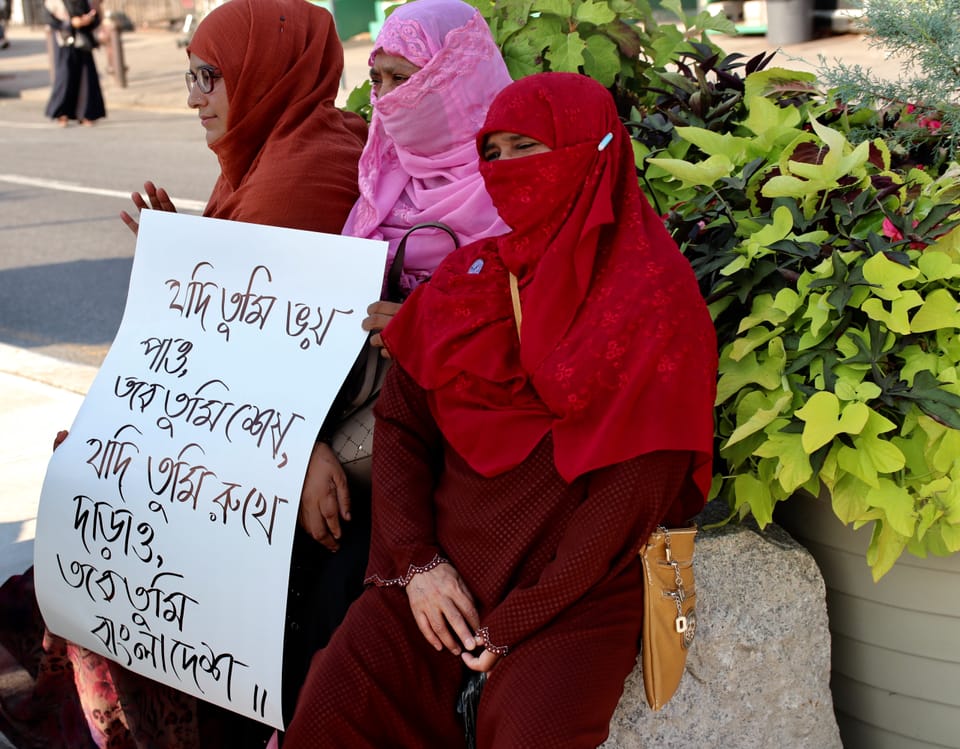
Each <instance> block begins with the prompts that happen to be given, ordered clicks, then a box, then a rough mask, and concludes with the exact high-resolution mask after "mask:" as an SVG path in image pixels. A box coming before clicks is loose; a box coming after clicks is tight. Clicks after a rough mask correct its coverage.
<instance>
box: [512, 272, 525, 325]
mask: <svg viewBox="0 0 960 749" xmlns="http://www.w3.org/2000/svg"><path fill="white" fill-rule="evenodd" d="M510 301H512V302H513V319H514V320H516V321H517V338H519V337H520V321H521V320H522V319H523V313H522V312H521V311H520V285H519V284H518V283H517V277H516V276H515V275H513V273H511V274H510Z"/></svg>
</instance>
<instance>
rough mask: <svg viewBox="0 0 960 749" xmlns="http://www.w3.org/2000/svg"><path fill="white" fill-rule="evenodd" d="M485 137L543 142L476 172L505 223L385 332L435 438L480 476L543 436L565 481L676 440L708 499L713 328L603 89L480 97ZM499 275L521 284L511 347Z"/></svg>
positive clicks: (464, 251) (527, 89)
mask: <svg viewBox="0 0 960 749" xmlns="http://www.w3.org/2000/svg"><path fill="white" fill-rule="evenodd" d="M497 131H504V132H512V133H520V134H523V135H527V136H529V137H532V138H535V139H537V140H539V141H541V142H543V143H545V144H546V145H548V146H549V147H550V148H551V149H552V150H551V151H550V152H549V153H542V154H537V155H534V156H529V157H526V158H522V159H515V160H508V161H493V162H489V163H482V164H481V167H480V168H481V173H482V174H483V177H484V180H485V182H486V185H487V190H488V191H489V193H490V195H491V197H492V198H493V201H494V204H495V205H496V207H497V209H498V211H499V212H500V215H501V217H502V218H503V219H504V220H505V221H506V222H507V223H508V224H509V225H510V226H511V227H512V231H511V232H510V233H508V234H505V235H503V236H501V237H496V238H493V239H489V240H484V241H482V242H479V243H474V244H472V245H469V246H467V247H464V248H461V249H460V250H459V251H457V252H455V253H453V254H451V255H450V256H449V258H448V259H447V260H446V261H445V262H444V263H443V264H442V265H441V266H440V268H439V269H438V270H437V272H436V273H435V275H434V277H433V279H432V280H431V282H430V283H429V284H427V285H426V286H425V287H424V288H423V289H422V290H419V289H418V290H417V292H415V293H414V295H413V296H411V298H410V299H409V300H408V301H407V303H406V304H405V305H404V307H403V309H402V310H401V312H400V313H399V314H398V315H397V317H396V318H395V319H394V321H393V322H392V323H391V324H390V325H389V326H388V327H387V329H386V331H385V332H384V339H385V341H386V344H387V346H388V348H389V350H390V352H391V354H392V355H393V356H394V357H395V358H396V359H397V360H398V361H399V362H400V364H401V365H402V366H403V367H404V369H406V370H407V371H408V372H409V373H410V374H411V375H412V376H413V377H414V379H416V381H417V382H418V383H419V384H420V385H421V386H422V387H424V388H425V389H427V390H428V391H430V404H431V409H432V411H433V413H434V416H435V418H436V420H437V424H438V425H439V427H440V429H441V430H442V432H443V434H444V436H445V437H446V439H447V440H448V441H449V442H450V444H451V445H452V446H453V448H454V449H455V450H457V452H458V453H460V454H461V455H462V456H463V457H464V458H465V459H466V460H467V462H468V463H469V464H470V465H471V466H472V467H473V468H474V469H475V470H476V471H478V472H479V473H481V474H483V475H486V476H492V475H497V474H499V473H501V472H503V471H505V470H509V469H510V468H513V467H515V466H517V465H519V464H520V462H521V461H523V459H524V458H525V457H526V456H527V455H528V454H529V453H530V452H531V450H533V448H534V447H535V446H536V444H537V443H539V441H540V440H541V439H542V438H543V437H544V436H545V435H546V433H547V432H548V431H549V432H552V436H553V441H554V458H555V462H556V466H557V469H558V471H559V473H560V474H561V475H562V476H563V477H564V478H565V479H566V480H567V481H572V480H574V479H575V478H576V477H577V476H580V475H583V474H584V473H587V472H588V471H592V470H595V469H598V468H601V467H604V466H609V465H612V464H615V463H618V462H621V461H624V460H628V459H630V458H633V457H636V456H639V455H643V454H646V453H651V452H654V451H657V450H690V451H693V452H695V453H698V454H699V456H700V457H699V459H698V468H697V470H696V472H695V479H696V481H697V484H698V486H699V488H700V489H701V491H702V492H703V493H704V496H705V495H706V492H707V489H708V487H709V480H710V470H709V463H710V456H711V454H712V442H713V401H714V397H715V389H716V366H717V351H716V339H715V335H714V330H713V324H712V321H711V319H710V316H709V313H708V311H707V309H706V305H705V303H704V301H703V299H702V297H701V295H700V293H699V289H698V287H697V283H696V279H695V278H694V275H693V271H692V269H691V268H690V265H689V263H688V262H687V261H686V260H685V258H684V257H683V256H682V255H681V253H680V252H679V251H678V249H677V247H676V245H675V244H674V242H673V240H672V239H671V238H670V236H669V234H668V233H667V232H666V230H665V228H664V226H663V224H662V222H661V221H660V219H659V218H658V217H657V216H656V214H655V213H654V212H653V210H652V209H651V208H650V205H649V203H648V202H647V201H646V199H645V198H644V197H643V195H642V194H641V193H640V190H639V187H638V185H637V178H636V172H635V169H634V165H633V153H632V149H631V147H630V141H629V136H628V134H627V132H626V130H625V129H624V127H623V125H622V124H621V123H620V121H619V119H618V117H617V114H616V109H615V106H614V103H613V100H612V98H611V97H610V95H609V93H608V92H607V91H606V90H605V89H604V88H603V87H602V86H600V85H599V84H598V83H596V82H595V81H592V80H591V79H589V78H586V77H584V76H579V75H574V74H564V73H547V74H541V75H535V76H530V77H528V78H525V79H522V80H520V81H517V82H515V83H513V84H511V86H509V87H508V88H507V89H505V90H504V91H503V92H501V94H500V95H499V96H498V97H497V99H496V100H495V102H494V103H493V105H492V106H491V108H490V111H489V113H488V115H487V119H486V123H485V125H484V127H483V129H482V130H481V131H480V133H479V135H478V138H477V142H478V146H479V147H480V149H481V150H482V146H483V144H484V141H485V139H486V136H487V135H489V134H490V133H493V132H497ZM607 134H610V139H609V141H610V142H609V143H608V145H606V146H605V147H604V148H603V149H600V145H601V142H602V141H603V140H604V137H605V136H606V135H607ZM509 272H513V273H514V274H515V275H516V276H517V277H518V279H519V285H520V298H521V306H522V311H523V326H522V331H521V333H522V335H521V338H522V340H519V339H518V335H517V330H516V326H515V323H514V317H513V308H512V304H511V300H510V292H509V286H508V274H509Z"/></svg>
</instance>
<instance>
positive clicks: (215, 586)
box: [34, 211, 386, 727]
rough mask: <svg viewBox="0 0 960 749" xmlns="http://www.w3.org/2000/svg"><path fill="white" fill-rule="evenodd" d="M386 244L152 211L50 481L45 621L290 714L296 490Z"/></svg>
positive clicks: (360, 337)
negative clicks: (287, 665) (287, 623)
mask: <svg viewBox="0 0 960 749" xmlns="http://www.w3.org/2000/svg"><path fill="white" fill-rule="evenodd" d="M385 258H386V244H385V243H383V242H374V241H370V240H360V239H353V238H349V237H338V236H332V235H326V234H317V233H312V232H303V231H295V230H290V229H277V228H273V227H266V226H258V225H254V224H244V223H239V222H231V221H220V220H217V219H205V218H199V217H194V216H185V215H178V214H172V213H163V212H157V211H145V212H144V213H143V215H142V221H141V224H140V233H139V236H138V239H137V250H136V254H135V257H134V263H133V271H132V273H131V277H130V288H129V292H128V295H127V305H126V309H125V310H124V315H123V321H122V323H121V325H120V329H119V331H118V333H117V337H116V339H115V340H114V343H113V345H112V346H111V348H110V352H109V354H108V355H107V357H106V359H105V360H104V363H103V366H102V367H101V369H100V371H99V373H98V374H97V377H96V379H95V381H94V383H93V385H92V386H91V388H90V390H89V392H88V394H87V397H86V399H85V400H84V402H83V405H82V406H81V408H80V411H79V413H78V415H77V417H76V420H75V421H74V423H73V426H72V427H71V430H70V436H69V437H68V438H67V440H66V442H64V443H63V444H62V445H61V446H60V448H58V449H57V451H56V452H55V453H54V454H53V456H52V458H51V460H50V464H49V467H48V469H47V474H46V478H45V480H44V484H43V491H42V493H41V498H40V508H39V513H38V518H37V535H36V544H35V561H34V566H35V576H36V586H37V596H38V600H39V603H40V608H41V611H42V612H43V617H44V620H45V621H46V623H47V626H48V627H49V629H50V630H51V631H52V632H54V633H55V634H58V635H60V636H61V637H64V638H66V639H68V640H70V641H72V642H76V643H78V644H80V645H82V646H84V647H86V648H88V649H90V650H93V651H95V652H97V653H100V654H102V655H104V656H106V657H108V658H110V659H112V660H114V661H117V662H118V663H120V664H121V665H122V666H124V667H126V668H129V669H131V670H133V671H136V672H137V673H140V674H143V675H145V676H147V677H149V678H151V679H155V680H157V681H160V682H163V683H165V684H168V685H170V686H172V687H174V688H176V689H179V690H182V691H184V692H187V693H190V694H193V695H195V696H197V697H199V698H201V699H204V700H208V701H210V702H213V703H216V704H218V705H221V706H223V707H225V708H228V709H230V710H233V711H236V712H239V713H242V714H245V715H248V716H251V717H254V718H256V719H257V720H260V721H262V722H265V723H269V724H271V725H273V726H276V727H282V719H281V710H280V704H281V697H280V684H281V665H282V653H283V631H284V616H285V607H286V595H287V579H288V573H289V564H290V550H291V546H292V541H293V532H294V528H295V524H296V518H297V508H298V503H299V498H300V490H301V486H302V483H303V477H304V473H305V471H306V465H307V460H308V458H309V456H310V452H311V449H312V447H313V443H314V440H315V438H316V434H317V432H318V430H319V427H320V425H321V423H322V422H323V419H324V416H325V415H326V413H327V411H328V410H329V408H330V405H331V403H332V402H333V399H334V397H335V396H336V393H337V391H338V390H339V388H340V385H341V383H342V382H343V380H344V378H345V377H346V375H347V372H348V370H349V368H350V366H351V364H352V363H353V361H354V360H355V358H356V356H357V353H358V352H359V351H360V349H361V346H362V345H363V341H364V340H365V338H366V333H364V331H363V330H362V329H361V327H360V323H361V321H362V320H363V318H364V317H365V314H366V313H365V310H366V307H367V305H368V304H369V303H370V301H371V300H374V299H377V298H379V296H380V286H381V281H382V277H383V267H384V262H385ZM52 437H53V435H51V438H52Z"/></svg>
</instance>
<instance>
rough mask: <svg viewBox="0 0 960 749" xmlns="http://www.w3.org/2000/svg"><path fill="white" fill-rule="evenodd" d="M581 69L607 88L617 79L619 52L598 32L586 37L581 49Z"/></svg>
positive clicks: (614, 45)
mask: <svg viewBox="0 0 960 749" xmlns="http://www.w3.org/2000/svg"><path fill="white" fill-rule="evenodd" d="M583 70H584V72H585V73H586V74H587V75H589V76H590V77H591V78H594V79H596V80H598V81H600V83H602V84H603V85H604V86H607V87H608V88H609V87H610V86H612V85H613V84H614V81H616V79H617V73H619V72H620V52H619V51H618V50H617V45H616V44H614V43H613V42H612V41H611V40H610V39H608V38H607V37H605V36H601V35H600V34H591V35H590V36H589V37H587V43H586V47H585V49H584V51H583Z"/></svg>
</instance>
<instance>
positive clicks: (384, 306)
mask: <svg viewBox="0 0 960 749" xmlns="http://www.w3.org/2000/svg"><path fill="white" fill-rule="evenodd" d="M399 311H400V305H399V304H397V303H396V302H382V301H381V302H374V303H373V304H371V305H370V306H369V307H367V316H366V317H365V318H364V319H363V322H362V323H360V327H362V328H363V329H364V330H373V331H380V330H383V329H384V328H385V327H387V323H389V322H390V320H392V319H393V316H394V315H395V314H397V312H399Z"/></svg>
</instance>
